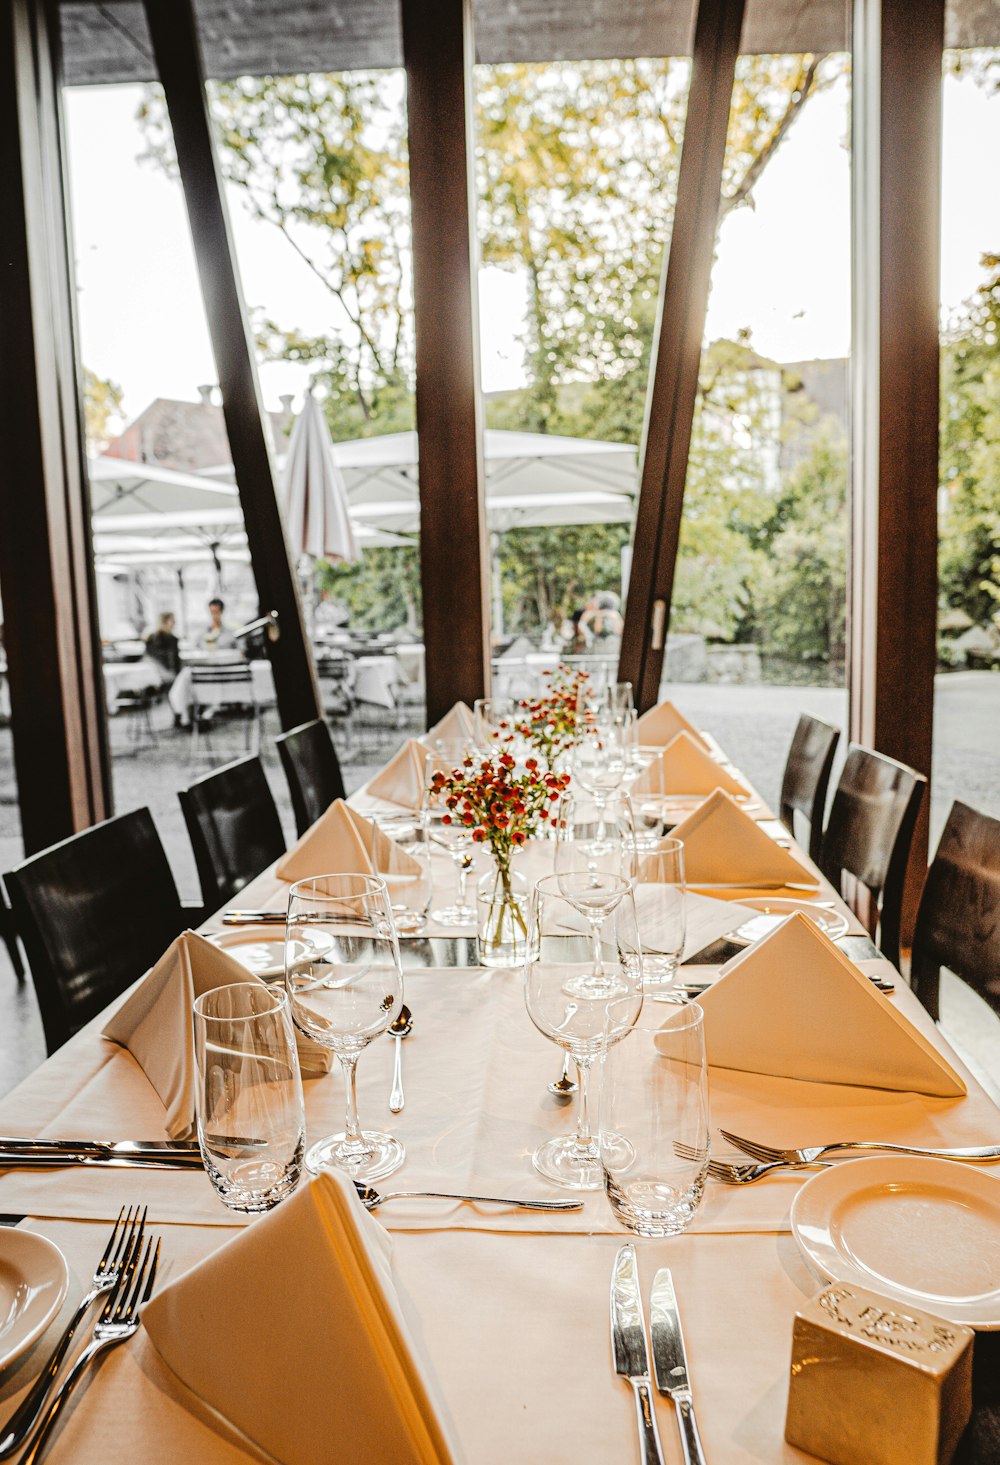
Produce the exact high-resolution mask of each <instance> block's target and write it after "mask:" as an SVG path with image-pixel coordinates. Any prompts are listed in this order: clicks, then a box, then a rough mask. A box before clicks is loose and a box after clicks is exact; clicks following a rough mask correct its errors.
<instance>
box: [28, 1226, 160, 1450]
mask: <svg viewBox="0 0 1000 1465" xmlns="http://www.w3.org/2000/svg"><path fill="white" fill-rule="evenodd" d="M140 1252H142V1240H141V1238H137V1239H136V1240H134V1241H133V1242H132V1245H131V1247H130V1248H129V1251H128V1254H127V1256H126V1258H125V1263H124V1265H123V1267H122V1269H121V1272H120V1274H119V1277H118V1281H117V1282H116V1283H115V1285H114V1288H113V1289H112V1291H111V1293H110V1295H109V1297H108V1300H107V1302H105V1304H104V1307H103V1309H102V1311H101V1315H100V1317H99V1318H98V1319H97V1323H96V1325H95V1327H94V1336H93V1338H92V1339H91V1341H90V1342H89V1343H88V1344H87V1346H86V1348H85V1349H84V1350H83V1352H82V1353H81V1354H80V1357H79V1358H78V1359H77V1360H76V1362H75V1363H74V1365H73V1367H72V1368H71V1369H70V1371H69V1373H68V1374H67V1375H66V1378H65V1380H64V1381H63V1383H62V1384H61V1385H60V1387H59V1391H58V1393H56V1395H55V1397H54V1398H53V1400H52V1402H51V1404H50V1405H49V1407H48V1409H47V1410H46V1411H45V1415H44V1417H43V1419H42V1422H41V1425H40V1427H39V1429H38V1432H37V1433H36V1434H35V1435H34V1437H33V1439H32V1440H31V1443H30V1444H29V1446H28V1448H27V1449H26V1450H25V1452H24V1454H23V1455H22V1456H21V1459H20V1461H19V1465H35V1462H36V1461H38V1460H40V1459H41V1458H42V1454H43V1453H44V1450H45V1446H46V1444H47V1442H48V1440H49V1437H50V1435H51V1434H52V1430H53V1427H54V1425H55V1423H56V1420H57V1419H58V1418H59V1416H60V1414H61V1413H62V1411H63V1407H64V1405H65V1404H66V1401H67V1400H68V1398H69V1396H70V1394H71V1393H72V1392H73V1390H74V1389H75V1388H76V1386H77V1384H78V1383H79V1382H80V1379H81V1378H82V1377H83V1374H84V1373H85V1371H86V1369H87V1368H88V1366H89V1365H90V1364H91V1363H92V1362H93V1360H94V1359H95V1358H97V1357H98V1355H99V1354H101V1353H104V1352H106V1351H107V1350H108V1349H109V1348H116V1347H117V1346H118V1344H119V1343H124V1342H126V1341H127V1340H128V1339H129V1338H131V1337H133V1336H134V1335H135V1333H136V1332H137V1331H138V1328H139V1320H140V1315H141V1310H142V1307H143V1304H144V1303H146V1302H148V1300H149V1297H150V1294H151V1293H152V1291H153V1283H154V1282H155V1281H156V1269H157V1266H158V1265H159V1261H160V1240H159V1239H157V1241H156V1249H155V1250H154V1249H153V1240H152V1238H151V1237H150V1238H149V1240H147V1242H146V1250H145V1252H143V1254H142V1259H141V1260H140Z"/></svg>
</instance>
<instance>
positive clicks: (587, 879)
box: [539, 869, 639, 998]
mask: <svg viewBox="0 0 1000 1465" xmlns="http://www.w3.org/2000/svg"><path fill="white" fill-rule="evenodd" d="M546 878H547V879H551V880H553V881H554V882H555V885H554V888H555V889H556V890H557V891H558V893H559V894H560V895H561V896H562V897H563V899H564V900H565V901H566V902H567V903H568V905H569V906H571V907H572V909H573V911H575V912H576V914H577V917H578V918H579V917H582V918H583V922H584V923H585V926H586V928H588V929H589V934H590V943H591V951H592V956H593V959H592V963H591V968H590V971H589V972H586V973H584V972H581V973H579V974H578V975H577V976H575V977H573V979H572V981H573V991H574V993H575V994H576V995H577V996H579V997H587V998H590V997H595V998H597V997H615V996H619V997H620V996H621V995H622V993H621V990H620V987H619V978H618V974H617V970H616V963H614V962H612V963H611V965H610V966H609V965H606V963H605V960H604V953H605V948H606V944H607V941H608V932H607V930H606V929H605V927H606V923H607V921H608V918H609V917H610V916H612V915H613V914H614V912H615V910H616V909H617V908H618V906H619V905H620V904H621V902H622V901H623V900H624V899H625V897H626V896H627V897H628V903H629V907H630V909H631V910H632V919H633V922H634V921H635V908H634V902H633V898H632V881H631V880H630V879H628V878H627V877H626V876H623V875H618V874H613V873H611V872H609V871H607V870H599V869H594V870H590V869H587V870H579V869H569V870H557V871H556V874H555V875H554V876H547V877H546ZM539 883H541V882H539ZM573 928H574V929H575V930H577V931H580V930H582V929H584V927H582V926H581V924H580V920H579V919H577V921H576V922H574V927H573ZM638 939H639V937H638V929H637V931H636V942H637V943H638Z"/></svg>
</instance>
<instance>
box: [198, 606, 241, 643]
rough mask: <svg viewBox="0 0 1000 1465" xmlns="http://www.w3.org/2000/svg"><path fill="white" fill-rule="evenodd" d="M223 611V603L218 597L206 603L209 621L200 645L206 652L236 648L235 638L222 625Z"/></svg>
mask: <svg viewBox="0 0 1000 1465" xmlns="http://www.w3.org/2000/svg"><path fill="white" fill-rule="evenodd" d="M225 609H226V607H225V605H224V603H223V602H222V601H221V600H219V598H218V597H216V598H215V599H214V600H210V601H209V602H208V614H209V616H210V618H211V621H210V624H209V627H208V630H207V631H206V632H205V634H204V636H203V637H202V645H203V646H204V648H205V650H206V651H232V650H234V649H235V647H236V637H235V636H234V635H233V633H232V631H230V630H228V629H227V627H226V626H224V625H223V624H222V616H223V612H224V611H225Z"/></svg>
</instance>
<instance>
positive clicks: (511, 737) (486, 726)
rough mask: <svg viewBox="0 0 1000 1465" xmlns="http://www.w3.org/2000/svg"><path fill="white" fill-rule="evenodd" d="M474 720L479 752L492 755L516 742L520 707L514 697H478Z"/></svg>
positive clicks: (473, 737) (474, 733) (475, 737)
mask: <svg viewBox="0 0 1000 1465" xmlns="http://www.w3.org/2000/svg"><path fill="white" fill-rule="evenodd" d="M472 718H473V731H472V741H473V743H474V745H475V748H476V751H477V752H479V753H482V754H484V755H491V754H494V753H496V752H497V750H498V749H502V748H505V747H507V746H508V744H510V743H513V742H514V741H515V739H516V727H517V722H518V705H517V703H516V701H515V700H514V698H513V697H477V698H476V701H475V703H474V705H473V709H472Z"/></svg>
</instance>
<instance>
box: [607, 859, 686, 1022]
mask: <svg viewBox="0 0 1000 1465" xmlns="http://www.w3.org/2000/svg"><path fill="white" fill-rule="evenodd" d="M620 870H621V874H622V875H627V876H628V877H629V878H630V879H631V880H632V881H633V883H634V887H635V912H636V919H637V921H638V924H639V939H640V940H641V942H642V981H643V988H644V990H645V992H646V995H647V996H648V997H653V998H654V999H655V1000H657V1001H664V1000H666V1001H672V1000H673V998H674V996H675V995H676V987H675V985H674V984H675V981H676V977H677V968H678V966H679V965H680V961H681V957H682V956H683V954H684V938H685V936H686V934H687V930H686V911H685V886H684V842H683V840H680V839H673V838H669V837H668V838H665V839H659V840H657V842H656V847H655V849H654V850H652V851H651V852H650V851H649V850H648V849H647V848H646V847H645V846H644V845H643V844H640V842H639V841H638V840H637V839H634V838H633V839H629V838H628V837H626V838H625V839H624V840H623V841H622V846H621V867H620ZM640 872H641V874H642V877H643V878H642V880H641V882H640Z"/></svg>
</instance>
